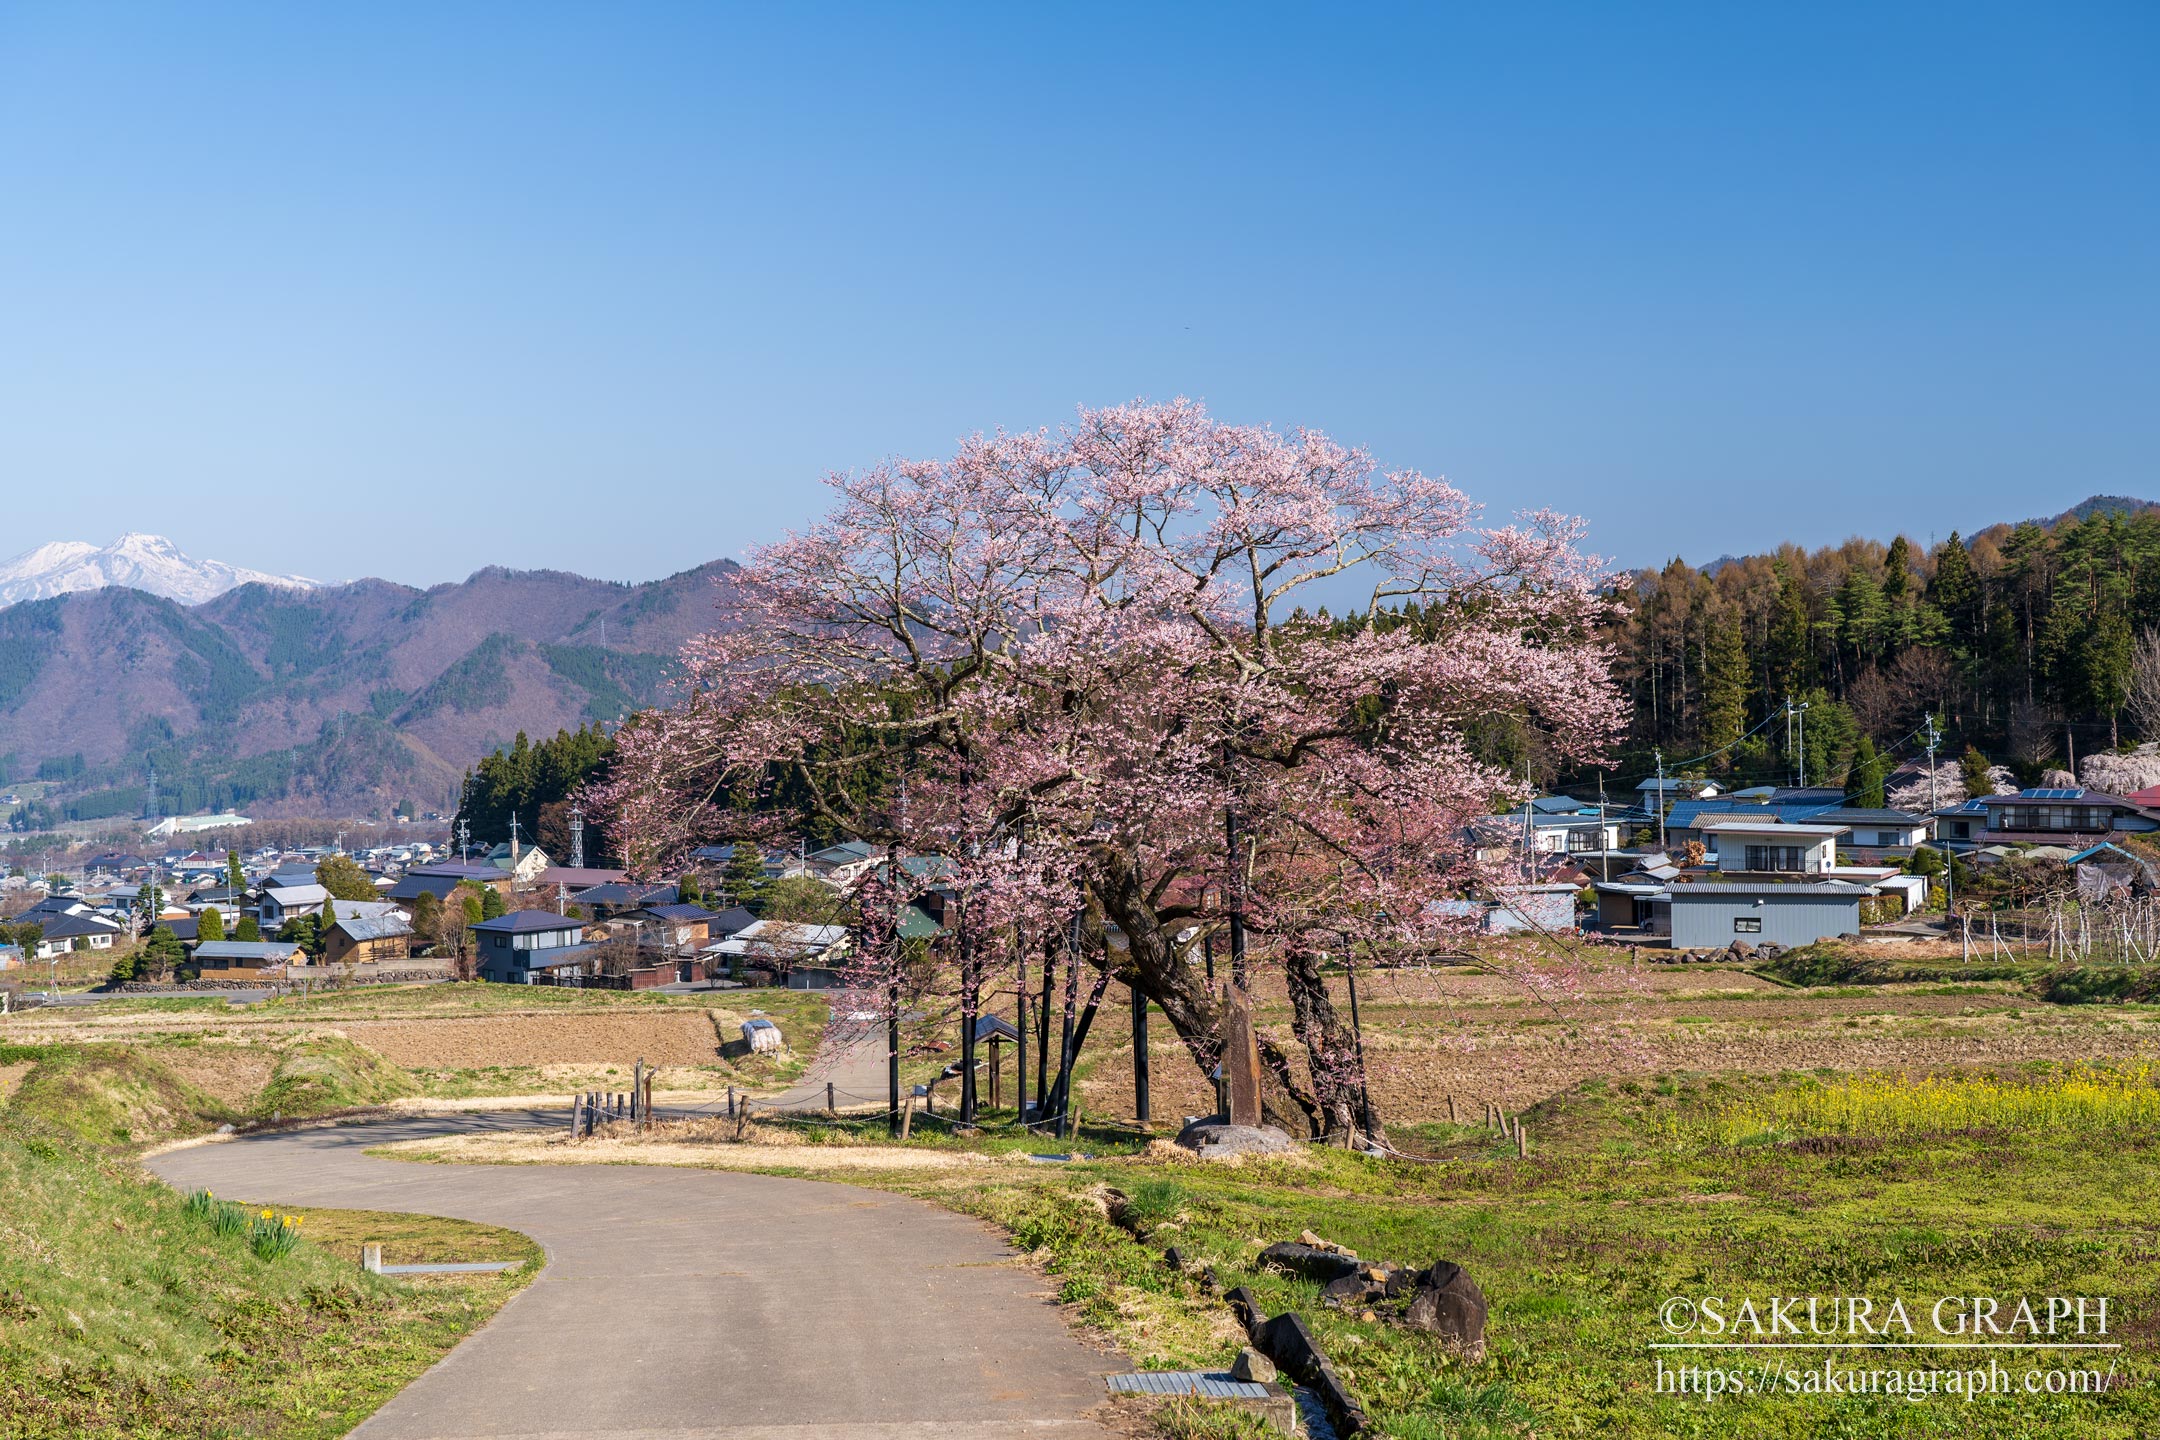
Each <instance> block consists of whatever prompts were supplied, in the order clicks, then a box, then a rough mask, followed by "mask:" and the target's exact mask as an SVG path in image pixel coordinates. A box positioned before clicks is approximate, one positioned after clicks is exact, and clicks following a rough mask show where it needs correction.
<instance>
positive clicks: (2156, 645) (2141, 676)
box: [2123, 630, 2160, 740]
mask: <svg viewBox="0 0 2160 1440" xmlns="http://www.w3.org/2000/svg"><path fill="white" fill-rule="evenodd" d="M2123 708H2124V709H2125V710H2128V711H2129V712H2130V719H2131V721H2132V722H2133V723H2134V724H2136V726H2137V727H2138V733H2139V734H2141V735H2143V736H2144V737H2145V738H2146V739H2148V740H2160V631H2155V630H2147V631H2146V632H2145V633H2144V634H2142V635H2140V636H2138V638H2137V644H2136V645H2135V646H2134V647H2133V648H2132V649H2131V651H2130V687H2129V694H2128V695H2126V696H2125V697H2124V699H2123Z"/></svg>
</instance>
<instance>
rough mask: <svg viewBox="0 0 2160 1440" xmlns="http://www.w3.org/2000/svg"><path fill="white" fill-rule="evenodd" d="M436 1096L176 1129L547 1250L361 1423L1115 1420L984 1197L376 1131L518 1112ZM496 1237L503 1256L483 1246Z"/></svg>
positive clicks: (279, 1170)
mask: <svg viewBox="0 0 2160 1440" xmlns="http://www.w3.org/2000/svg"><path fill="white" fill-rule="evenodd" d="M529 1124H548V1125H563V1124H567V1121H566V1120H565V1119H564V1118H563V1117H560V1116H553V1115H545V1114H537V1113H526V1114H519V1113H510V1114H502V1113H495V1114H487V1115H470V1114H466V1115H425V1116H413V1117H410V1118H404V1119H394V1120H381V1121H372V1122H369V1123H366V1124H360V1125H348V1126H339V1127H333V1128H329V1129H321V1130H299V1131H288V1132H285V1133H282V1134H276V1135H265V1136H256V1137H250V1138H246V1139H237V1140H232V1141H228V1142H226V1143H224V1144H218V1145H205V1146H201V1147H198V1148H196V1149H191V1150H180V1151H175V1152H173V1153H171V1154H169V1155H163V1156H160V1157H158V1158H156V1159H154V1160H152V1161H151V1162H150V1167H151V1169H153V1170H155V1171H156V1172H157V1173H158V1174H159V1175H160V1176H162V1177H163V1178H164V1179H166V1180H167V1181H169V1182H171V1183H172V1184H174V1185H176V1186H179V1187H181V1188H183V1189H189V1188H194V1187H197V1186H207V1187H209V1188H210V1189H213V1190H215V1191H217V1192H218V1193H219V1194H221V1195H230V1196H232V1197H234V1198H235V1199H247V1200H257V1201H263V1202H268V1203H276V1204H284V1205H293V1206H296V1207H299V1206H307V1205H320V1206H336V1207H347V1208H356V1209H367V1210H405V1211H416V1212H419V1213H422V1214H428V1215H447V1216H452V1217H455V1218H459V1219H466V1220H478V1221H483V1222H485V1223H487V1224H491V1225H504V1226H508V1227H510V1228H511V1229H514V1230H521V1231H523V1232H525V1233H526V1234H528V1235H530V1236H532V1237H533V1238H534V1239H536V1240H538V1241H539V1242H540V1243H541V1244H543V1245H544V1246H546V1247H547V1268H546V1269H545V1270H544V1271H543V1272H542V1273H541V1275H540V1277H539V1278H538V1279H537V1280H535V1281H534V1282H533V1283H532V1285H530V1286H529V1287H527V1288H526V1290H525V1291H524V1292H523V1293H522V1294H520V1295H519V1296H517V1297H516V1298H515V1299H513V1300H512V1301H511V1302H510V1303H509V1304H508V1305H507V1306H505V1307H504V1308H503V1310H502V1311H501V1313H500V1314H498V1315H497V1316H496V1318H495V1319H494V1320H493V1321H492V1322H491V1323H490V1324H489V1325H488V1326H487V1327H486V1328H484V1329H483V1330H481V1331H480V1332H478V1333H477V1334H475V1335H472V1336H470V1337H469V1338H467V1339H466V1340H465V1341H464V1342H463V1343H462V1344H460V1345H459V1346H458V1347H457V1349H456V1350H454V1351H453V1352H451V1354H450V1355H449V1356H447V1357H446V1358H445V1359H444V1360H443V1361H442V1362H441V1363H439V1364H438V1365H436V1366H435V1368H434V1369H432V1370H430V1371H428V1372H427V1373H426V1374H425V1375H423V1376H421V1377H420V1378H419V1379H418V1380H415V1381H414V1382H413V1383H412V1384H411V1385H409V1386H407V1387H406V1388H405V1390H404V1391H403V1392H402V1393H400V1394H399V1395H398V1396H396V1397H395V1398H394V1399H392V1400H391V1401H390V1402H389V1403H388V1404H386V1405H384V1406H383V1407H382V1409H381V1410H380V1411H378V1412H377V1413H376V1414H375V1415H374V1417H373V1418H371V1419H369V1420H368V1421H367V1422H365V1423H364V1424H362V1425H361V1426H360V1427H359V1429H357V1430H355V1431H354V1432H353V1434H354V1435H355V1436H356V1437H363V1440H438V1437H442V1440H447V1437H452V1436H456V1437H482V1436H484V1437H501V1440H512V1437H515V1440H573V1437H574V1440H698V1437H707V1436H710V1437H716V1440H718V1437H726V1440H818V1437H832V1440H993V1437H994V1440H1004V1437H1008V1436H1010V1437H1047V1440H1064V1437H1081V1436H1085V1437H1101V1436H1103V1435H1104V1434H1105V1432H1104V1431H1103V1430H1101V1429H1100V1428H1098V1427H1097V1426H1096V1425H1094V1424H1093V1423H1092V1422H1090V1421H1088V1420H1085V1419H1083V1418H1081V1415H1082V1412H1083V1411H1085V1410H1087V1409H1088V1408H1090V1407H1091V1406H1093V1405H1096V1404H1097V1403H1099V1402H1101V1401H1102V1400H1103V1399H1105V1398H1106V1392H1105V1390H1104V1387H1103V1382H1102V1379H1101V1377H1102V1376H1103V1375H1105V1374H1107V1373H1109V1372H1110V1371H1112V1370H1114V1369H1123V1368H1125V1367H1123V1366H1120V1365H1116V1364H1114V1363H1113V1357H1110V1356H1105V1355H1100V1354H1097V1353H1096V1352H1094V1351H1091V1350H1089V1349H1087V1348H1086V1347H1085V1346H1083V1345H1081V1344H1080V1342H1079V1341H1078V1340H1076V1339H1075V1338H1074V1337H1073V1336H1072V1334H1071V1332H1070V1331H1068V1330H1067V1329H1066V1327H1065V1324H1064V1322H1063V1320H1062V1319H1061V1318H1060V1316H1059V1314H1058V1312H1057V1310H1056V1309H1055V1308H1054V1307H1053V1306H1052V1304H1051V1303H1050V1301H1049V1299H1048V1297H1047V1296H1045V1295H1044V1294H1042V1293H1041V1285H1040V1282H1039V1281H1037V1280H1036V1278H1035V1277H1034V1276H1033V1275H1031V1274H1030V1273H1029V1272H1028V1271H1026V1270H1024V1269H1021V1268H1019V1267H1017V1266H1012V1265H1007V1264H1002V1263H1000V1262H1001V1261H1004V1260H1006V1259H1008V1258H1010V1256H1011V1254H1012V1252H1011V1250H1010V1249H1009V1248H1008V1247H1007V1246H1006V1245H1004V1244H1003V1243H1002V1242H1001V1241H999V1240H997V1239H994V1238H992V1236H991V1235H990V1234H989V1232H988V1231H986V1230H985V1229H984V1228H983V1227H981V1226H979V1225H977V1224H976V1223H974V1222H973V1221H970V1220H967V1219H965V1218H963V1217H961V1216H957V1215H954V1214H951V1213H950V1212H948V1211H944V1210H940V1209H937V1208H936V1207H934V1206H931V1205H926V1204H924V1203H922V1202H920V1201H914V1200H906V1199H902V1198H900V1197H898V1196H893V1195H885V1194H881V1193H879V1192H877V1191H874V1190H862V1189H857V1188H854V1187H852V1186H845V1185H827V1184H818V1183H815V1182H812V1181H805V1180H785V1179H779V1178H775V1177H772V1176H763V1175H743V1174H733V1173H728V1172H725V1171H717V1170H684V1169H668V1168H663V1167H659V1166H629V1165H623V1166H616V1165H576V1166H569V1165H565V1166H551V1165H518V1166H489V1165H430V1164H412V1163H409V1162H404V1161H396V1160H377V1159H371V1158H369V1157H368V1156H366V1155H363V1154H362V1153H361V1151H362V1149H363V1148H365V1147H367V1146H371V1145H380V1144H383V1143H386V1142H388V1141H392V1140H406V1139H412V1138H415V1137H419V1136H432V1135H453V1134H463V1133H470V1132H473V1131H477V1130H492V1129H506V1128H513V1127H516V1126H520V1125H529ZM475 1258H488V1257H475Z"/></svg>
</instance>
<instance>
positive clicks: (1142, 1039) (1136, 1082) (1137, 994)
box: [1132, 985, 1148, 1125]
mask: <svg viewBox="0 0 2160 1440" xmlns="http://www.w3.org/2000/svg"><path fill="white" fill-rule="evenodd" d="M1147 1008H1148V999H1147V996H1146V994H1145V993H1143V992H1142V991H1141V989H1140V987H1139V986H1138V985H1135V986H1133V987H1132V1056H1133V1059H1132V1074H1133V1082H1132V1083H1133V1118H1134V1119H1135V1120H1138V1121H1139V1122H1140V1123H1141V1124H1142V1125H1145V1124H1147V1123H1148V1043H1147V1018H1148V1017H1147Z"/></svg>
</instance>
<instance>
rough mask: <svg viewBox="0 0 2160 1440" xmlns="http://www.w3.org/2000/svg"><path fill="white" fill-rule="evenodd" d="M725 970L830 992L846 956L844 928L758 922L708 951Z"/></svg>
mask: <svg viewBox="0 0 2160 1440" xmlns="http://www.w3.org/2000/svg"><path fill="white" fill-rule="evenodd" d="M707 953H708V954H710V955H712V956H714V957H715V958H716V959H717V960H718V961H719V962H720V963H721V964H724V965H725V966H726V967H727V968H728V969H729V970H732V971H738V972H739V971H744V970H762V971H765V972H766V973H767V974H770V975H771V976H773V977H774V978H775V979H776V980H777V981H779V982H780V983H783V984H785V985H786V986H787V988H788V989H790V990H829V989H831V988H832V986H833V985H835V984H836V983H838V981H839V978H840V967H841V965H842V964H843V963H845V961H846V958H847V953H848V931H847V927H846V926H845V925H801V924H797V923H795V922H793V921H788V920H759V921H757V922H756V923H754V924H751V925H749V926H746V927H745V928H743V929H742V930H740V931H738V932H736V934H734V935H733V936H731V937H730V938H728V939H726V940H723V941H721V942H720V943H719V944H717V945H713V946H709V947H707Z"/></svg>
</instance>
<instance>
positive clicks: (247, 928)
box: [233, 915, 262, 945]
mask: <svg viewBox="0 0 2160 1440" xmlns="http://www.w3.org/2000/svg"><path fill="white" fill-rule="evenodd" d="M233 939H235V940H240V941H245V942H246V943H248V944H250V945H252V944H254V943H255V942H256V941H258V940H260V939H262V926H261V925H259V924H257V923H256V921H255V917H254V916H253V915H242V916H241V917H240V924H239V925H238V926H237V927H236V928H235V929H234V930H233Z"/></svg>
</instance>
